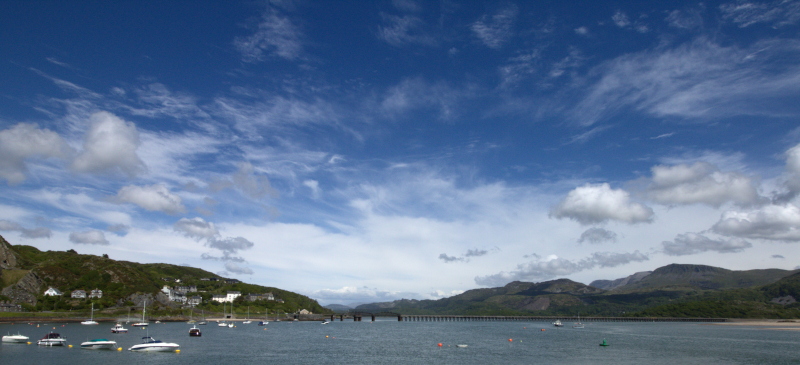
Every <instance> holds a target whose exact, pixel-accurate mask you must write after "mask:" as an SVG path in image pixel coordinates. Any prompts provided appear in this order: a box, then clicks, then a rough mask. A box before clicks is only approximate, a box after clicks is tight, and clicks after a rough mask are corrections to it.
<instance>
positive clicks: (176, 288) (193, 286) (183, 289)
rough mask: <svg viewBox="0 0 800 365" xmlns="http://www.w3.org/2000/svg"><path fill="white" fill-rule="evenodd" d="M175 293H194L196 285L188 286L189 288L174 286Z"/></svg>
mask: <svg viewBox="0 0 800 365" xmlns="http://www.w3.org/2000/svg"><path fill="white" fill-rule="evenodd" d="M175 290H176V291H179V292H183V293H196V292H197V285H189V286H176V287H175Z"/></svg>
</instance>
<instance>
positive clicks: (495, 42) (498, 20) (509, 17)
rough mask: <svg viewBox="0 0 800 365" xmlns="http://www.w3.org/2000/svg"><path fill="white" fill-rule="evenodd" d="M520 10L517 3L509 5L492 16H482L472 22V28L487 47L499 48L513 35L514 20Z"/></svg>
mask: <svg viewBox="0 0 800 365" xmlns="http://www.w3.org/2000/svg"><path fill="white" fill-rule="evenodd" d="M518 12H519V9H518V8H517V6H516V5H514V4H512V5H509V6H507V7H505V8H503V9H500V10H498V11H497V12H496V13H495V14H494V15H492V16H488V15H484V16H482V17H481V18H480V19H478V20H477V21H475V23H472V25H471V26H470V29H472V33H473V34H474V35H475V36H476V37H478V39H479V40H480V41H481V42H482V43H483V44H484V45H485V46H486V47H489V48H494V49H499V48H501V47H502V46H503V44H505V43H506V42H508V40H509V38H511V36H512V35H513V26H514V21H515V20H516V18H517V13H518Z"/></svg>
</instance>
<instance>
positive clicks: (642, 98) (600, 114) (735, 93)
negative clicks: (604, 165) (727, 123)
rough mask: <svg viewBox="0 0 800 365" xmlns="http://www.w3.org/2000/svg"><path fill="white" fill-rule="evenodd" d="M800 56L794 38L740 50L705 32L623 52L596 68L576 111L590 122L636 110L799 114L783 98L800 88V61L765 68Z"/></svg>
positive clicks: (693, 114)
mask: <svg viewBox="0 0 800 365" xmlns="http://www.w3.org/2000/svg"><path fill="white" fill-rule="evenodd" d="M798 55H800V47H798V46H797V44H796V42H794V41H791V40H789V41H762V42H757V43H755V44H753V45H752V46H749V47H747V48H740V47H736V46H728V47H726V46H721V45H719V44H717V43H715V42H713V41H711V40H709V39H706V38H698V39H696V40H694V41H693V42H691V43H688V44H682V45H679V46H677V47H674V48H667V49H664V48H659V49H655V50H650V51H644V52H640V53H635V54H629V55H624V56H620V57H618V58H616V59H614V60H611V61H608V62H606V63H604V64H602V65H600V66H597V67H595V68H594V69H593V70H592V71H591V72H590V75H594V76H595V77H596V80H595V81H592V82H591V84H590V86H589V87H588V89H587V90H588V93H586V94H585V95H583V96H582V98H581V100H580V101H579V102H578V104H577V106H576V107H575V109H574V112H573V115H572V116H573V118H574V120H575V121H576V122H577V123H580V124H583V125H591V124H594V123H596V122H598V121H600V120H603V119H606V118H608V117H609V116H611V115H614V114H615V113H618V112H622V111H630V110H634V111H639V112H643V113H647V114H650V115H653V116H657V117H684V118H694V119H696V120H704V119H711V120H713V119H715V118H721V117H726V116H733V115H764V116H787V115H798V114H800V110H798V108H797V106H796V105H795V104H794V103H788V102H783V101H781V100H782V98H781V96H783V95H786V94H787V93H797V92H800V66H797V65H794V64H785V63H782V62H778V63H777V65H780V66H778V67H775V66H772V67H764V66H765V65H767V64H773V65H776V63H774V62H773V61H776V60H780V59H786V58H794V57H797V56H798ZM766 69H770V71H769V72H767V71H766ZM766 105H768V106H769V107H765V106H766Z"/></svg>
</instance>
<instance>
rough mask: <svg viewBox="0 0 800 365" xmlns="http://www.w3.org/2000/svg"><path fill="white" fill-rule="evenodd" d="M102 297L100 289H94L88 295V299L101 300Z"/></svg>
mask: <svg viewBox="0 0 800 365" xmlns="http://www.w3.org/2000/svg"><path fill="white" fill-rule="evenodd" d="M102 297H103V291H102V290H100V289H94V290H92V292H91V293H90V294H89V298H102Z"/></svg>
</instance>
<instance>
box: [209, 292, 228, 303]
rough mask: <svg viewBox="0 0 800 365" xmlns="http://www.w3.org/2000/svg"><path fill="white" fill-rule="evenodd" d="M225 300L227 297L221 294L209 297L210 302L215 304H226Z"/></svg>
mask: <svg viewBox="0 0 800 365" xmlns="http://www.w3.org/2000/svg"><path fill="white" fill-rule="evenodd" d="M227 299H228V296H227V295H222V294H214V295H213V296H212V297H211V300H213V301H215V302H219V303H224V302H227V301H228V300H227Z"/></svg>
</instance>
